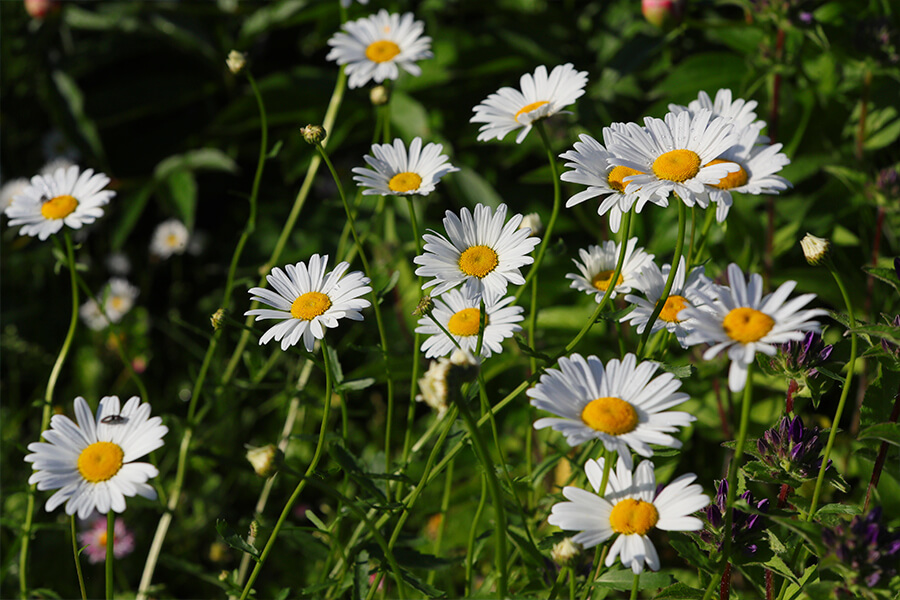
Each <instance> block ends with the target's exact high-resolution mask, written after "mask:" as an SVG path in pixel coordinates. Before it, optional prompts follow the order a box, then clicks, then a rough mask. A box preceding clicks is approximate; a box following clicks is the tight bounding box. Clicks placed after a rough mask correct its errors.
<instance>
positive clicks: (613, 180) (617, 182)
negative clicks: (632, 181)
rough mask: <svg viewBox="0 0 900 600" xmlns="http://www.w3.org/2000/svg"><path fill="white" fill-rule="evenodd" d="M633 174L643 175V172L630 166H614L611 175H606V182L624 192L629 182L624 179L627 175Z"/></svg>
mask: <svg viewBox="0 0 900 600" xmlns="http://www.w3.org/2000/svg"><path fill="white" fill-rule="evenodd" d="M632 175H643V173H642V172H641V171H636V170H634V169H629V168H628V167H621V166H620V167H613V170H612V171H610V172H609V175H607V177H606V182H607V183H608V184H609V187H611V188H612V189H614V190H618V191H620V192H624V191H625V187H626V186H627V185H628V184H627V183H625V182H624V181H622V180H623V179H625V178H626V177H631V176H632Z"/></svg>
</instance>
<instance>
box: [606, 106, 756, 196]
mask: <svg viewBox="0 0 900 600" xmlns="http://www.w3.org/2000/svg"><path fill="white" fill-rule="evenodd" d="M711 119H712V114H711V113H710V111H708V110H705V109H704V110H700V111H699V112H698V113H697V114H696V115H691V114H690V113H687V112H682V113H679V114H675V113H669V114H667V115H666V117H665V119H654V118H653V117H646V118H645V119H644V124H645V125H646V128H644V127H641V126H640V125H638V124H637V123H626V124H624V125H623V126H622V127H620V128H618V129H616V130H614V131H613V132H612V136H611V139H610V140H609V141H608V143H607V149H608V150H609V152H610V153H611V154H612V156H611V157H610V163H611V164H612V165H613V166H622V167H627V168H629V169H633V170H635V171H637V172H638V173H639V174H637V175H631V176H628V177H625V179H624V180H623V181H624V182H625V183H626V184H627V185H626V188H625V191H626V192H631V191H634V192H636V193H637V194H638V197H639V199H645V198H646V199H647V200H650V199H651V198H652V197H653V196H656V198H657V199H656V200H653V201H654V202H656V203H658V204H660V205H661V206H667V205H668V197H669V195H670V194H672V193H675V194H677V195H678V197H679V198H681V200H682V201H683V202H684V203H685V204H686V205H687V206H694V204H699V205H700V206H701V207H703V208H706V206H708V204H709V198H708V196H707V189H706V187H705V185H704V184H713V183H718V182H719V181H720V180H721V179H722V178H723V177H726V176H727V175H728V174H729V173H733V172H735V171H737V170H738V169H739V168H740V166H739V165H737V164H735V163H730V162H722V163H715V164H713V161H714V160H715V159H717V158H719V156H720V155H721V154H722V153H723V152H725V151H726V150H728V149H729V148H730V147H731V146H733V145H734V144H735V143H736V142H737V136H735V135H734V134H733V133H732V125H731V123H730V122H729V121H728V119H726V118H724V117H716V118H715V119H712V120H711ZM661 201H662V202H661Z"/></svg>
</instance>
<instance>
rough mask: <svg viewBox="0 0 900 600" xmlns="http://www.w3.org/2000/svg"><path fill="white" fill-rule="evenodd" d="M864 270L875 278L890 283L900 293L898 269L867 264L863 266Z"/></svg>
mask: <svg viewBox="0 0 900 600" xmlns="http://www.w3.org/2000/svg"><path fill="white" fill-rule="evenodd" d="M863 271H865V272H866V273H868V274H869V275H871V276H872V277H874V278H875V279H880V280H881V281H884V282H885V283H889V284H890V285H891V286H893V288H894V289H895V290H896V291H897V292H898V293H900V279H897V271H895V270H894V269H885V268H882V267H868V266H866V267H863Z"/></svg>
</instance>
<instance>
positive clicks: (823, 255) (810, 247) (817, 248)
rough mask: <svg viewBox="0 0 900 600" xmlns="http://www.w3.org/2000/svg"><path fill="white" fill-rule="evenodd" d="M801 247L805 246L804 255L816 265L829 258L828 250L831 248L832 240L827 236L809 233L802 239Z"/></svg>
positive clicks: (810, 262)
mask: <svg viewBox="0 0 900 600" xmlns="http://www.w3.org/2000/svg"><path fill="white" fill-rule="evenodd" d="M800 247H801V248H803V256H805V257H806V262H808V263H809V264H810V265H812V266H814V267H816V266H818V265H821V264H822V263H823V262H824V261H825V259H827V258H828V251H829V249H830V248H831V242H829V241H828V240H827V239H825V238H820V237H816V236H814V235H812V234H811V233H807V234H806V235H805V236H804V237H803V239H802V240H800Z"/></svg>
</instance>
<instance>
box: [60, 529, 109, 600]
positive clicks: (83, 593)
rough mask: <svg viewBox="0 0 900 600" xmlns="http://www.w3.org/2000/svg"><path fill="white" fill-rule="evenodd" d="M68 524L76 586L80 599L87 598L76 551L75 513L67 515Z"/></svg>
mask: <svg viewBox="0 0 900 600" xmlns="http://www.w3.org/2000/svg"><path fill="white" fill-rule="evenodd" d="M69 524H70V529H71V530H72V553H73V554H74V555H75V573H76V574H77V575H78V588H79V589H80V590H81V600H87V590H85V587H84V573H82V571H81V555H80V554H79V552H78V535H77V534H76V533H75V515H72V516H71V517H69ZM107 537H109V536H107Z"/></svg>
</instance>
